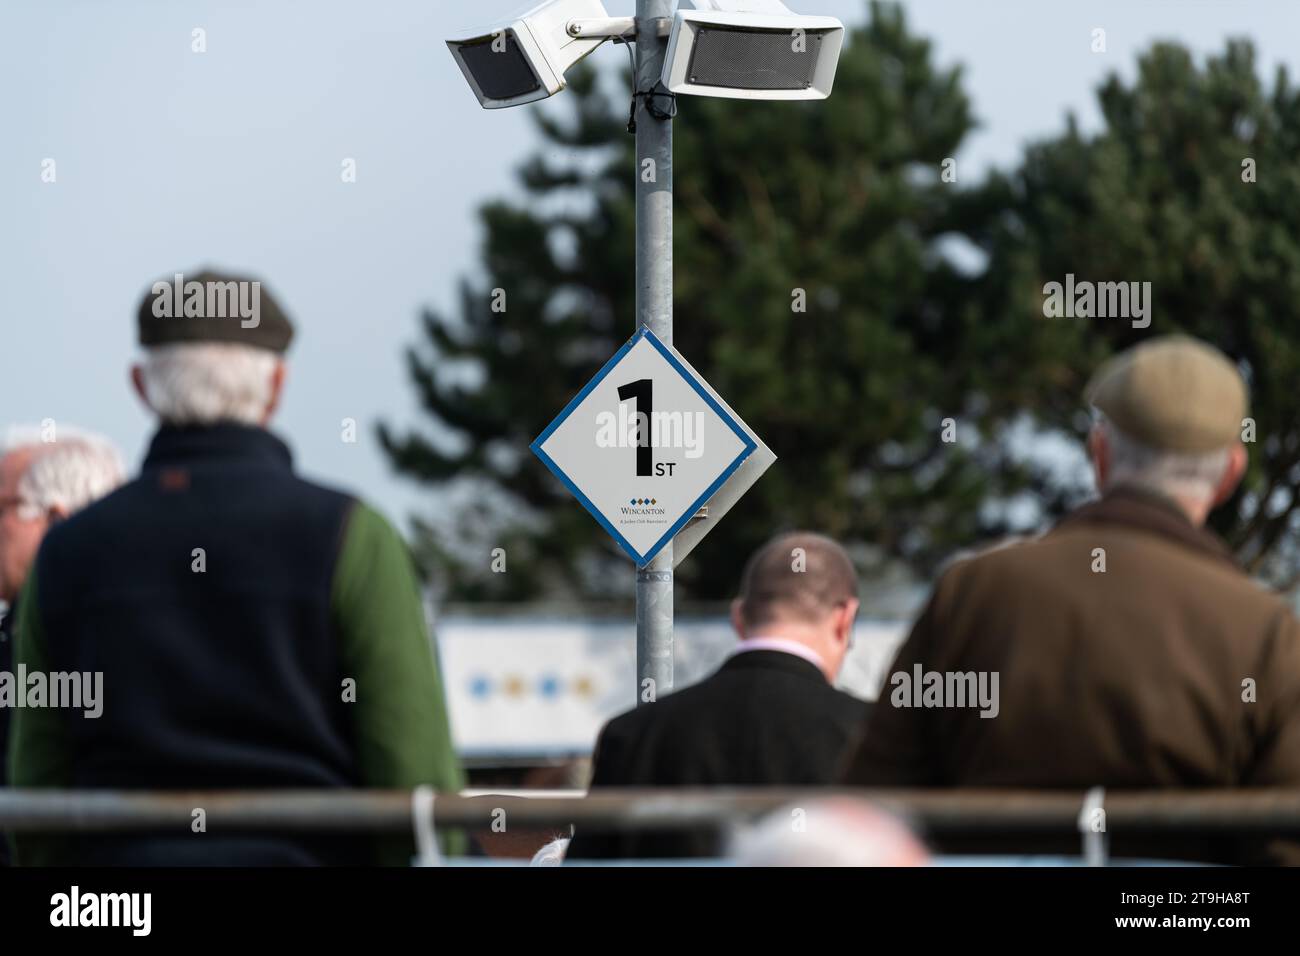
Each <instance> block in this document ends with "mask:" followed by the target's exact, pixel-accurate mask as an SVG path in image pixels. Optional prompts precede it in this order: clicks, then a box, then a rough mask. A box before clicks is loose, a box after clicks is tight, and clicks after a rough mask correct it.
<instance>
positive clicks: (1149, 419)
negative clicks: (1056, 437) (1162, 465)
mask: <svg viewBox="0 0 1300 956" xmlns="http://www.w3.org/2000/svg"><path fill="white" fill-rule="evenodd" d="M1085 397H1086V398H1087V400H1088V402H1089V403H1090V404H1092V405H1093V406H1094V407H1096V408H1097V409H1098V410H1099V411H1100V412H1101V413H1102V414H1104V415H1105V416H1106V417H1107V418H1108V419H1110V421H1112V422H1114V423H1115V427H1116V428H1118V429H1119V430H1120V431H1122V432H1123V433H1124V434H1126V435H1128V436H1129V437H1130V438H1134V439H1137V440H1138V441H1140V442H1142V443H1144V444H1146V445H1149V446H1151V447H1152V448H1160V449H1164V450H1166V451H1174V452H1187V453H1191V454H1196V453H1199V452H1211V451H1217V450H1218V449H1220V448H1226V447H1227V446H1229V445H1231V444H1232V443H1233V442H1236V441H1240V440H1241V421H1242V419H1243V418H1245V417H1246V415H1247V413H1248V407H1247V405H1248V396H1247V392H1246V383H1245V382H1244V381H1242V378H1241V375H1240V374H1239V373H1238V371H1237V368H1236V366H1234V365H1233V364H1232V362H1231V361H1229V360H1228V357H1227V356H1226V355H1224V354H1223V353H1222V352H1220V351H1219V350H1218V349H1216V348H1214V347H1213V346H1211V345H1207V344H1206V343H1205V342H1201V341H1199V340H1198V339H1194V338H1190V337H1189V336H1186V335H1166V336H1161V337H1160V338H1158V339H1154V340H1152V341H1150V342H1146V343H1143V344H1142V345H1138V346H1134V347H1133V348H1131V349H1128V350H1127V351H1124V352H1121V353H1119V354H1118V355H1115V356H1113V357H1112V358H1110V359H1109V360H1108V361H1107V362H1106V363H1105V364H1104V365H1102V367H1101V368H1100V369H1098V370H1097V373H1096V374H1095V375H1094V376H1093V378H1092V381H1091V382H1090V383H1089V384H1088V389H1087V391H1086V393H1085Z"/></svg>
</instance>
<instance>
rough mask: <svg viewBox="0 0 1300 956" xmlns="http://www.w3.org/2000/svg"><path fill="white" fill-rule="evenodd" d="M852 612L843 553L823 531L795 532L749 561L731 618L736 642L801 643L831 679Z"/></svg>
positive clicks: (851, 579)
mask: <svg viewBox="0 0 1300 956" xmlns="http://www.w3.org/2000/svg"><path fill="white" fill-rule="evenodd" d="M857 613H858V575H857V572H856V571H855V570H854V568H853V562H852V561H851V560H850V559H849V556H848V554H847V553H845V551H844V549H843V548H841V547H840V546H839V545H838V544H836V543H835V542H834V541H832V540H831V539H830V538H827V537H825V536H824V535H820V534H811V533H809V532H805V531H795V532H791V533H789V534H783V535H779V536H778V537H776V538H773V539H772V540H771V541H769V542H768V543H767V544H765V545H763V547H761V548H760V549H759V550H758V551H757V552H755V554H754V555H753V557H751V558H750V559H749V563H748V564H747V565H746V566H745V571H744V574H743V576H742V577H741V582H740V596H739V597H737V598H736V600H735V601H733V602H732V605H731V622H732V626H733V627H734V628H735V629H736V633H737V634H738V635H739V636H740V638H741V640H746V639H748V638H753V637H779V638H784V639H786V640H793V641H797V642H799V643H800V644H804V645H806V646H807V647H808V648H809V649H810V650H812V651H813V652H814V653H816V654H817V655H818V657H820V658H821V660H822V661H823V665H824V667H823V669H824V671H825V672H826V676H827V678H828V679H832V680H833V679H834V677H835V675H836V674H838V673H839V670H840V665H841V664H843V662H844V655H845V654H846V653H847V652H848V649H849V644H850V641H851V640H852V636H853V621H854V618H855V617H856V616H857Z"/></svg>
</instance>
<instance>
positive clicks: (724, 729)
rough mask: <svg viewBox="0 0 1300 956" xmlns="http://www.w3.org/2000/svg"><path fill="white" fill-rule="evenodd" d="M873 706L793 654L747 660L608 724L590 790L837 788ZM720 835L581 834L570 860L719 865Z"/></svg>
mask: <svg viewBox="0 0 1300 956" xmlns="http://www.w3.org/2000/svg"><path fill="white" fill-rule="evenodd" d="M869 707H870V705H869V704H867V703H866V702H865V701H862V700H859V699H858V698H856V697H853V696H850V695H849V694H845V693H843V692H841V691H838V690H836V689H835V688H833V687H832V686H831V685H830V684H828V683H827V682H826V678H825V677H824V676H823V675H822V673H821V671H819V670H818V669H817V668H816V667H815V666H813V665H812V664H810V663H809V662H808V661H805V660H803V659H801V658H798V657H795V656H794V655H793V654H784V653H781V652H779V651H746V652H744V653H742V654H737V655H736V656H734V657H732V658H730V659H729V660H728V661H727V662H726V663H725V664H723V665H722V667H721V668H720V669H719V670H718V671H717V673H715V674H713V675H712V676H711V677H708V678H706V679H705V680H703V681H701V682H700V683H698V684H695V685H693V686H691V687H687V688H684V689H683V690H680V691H678V692H676V693H674V694H670V695H668V696H667V697H664V698H663V699H662V700H659V701H657V702H655V703H653V704H644V705H642V706H641V707H638V708H637V709H636V710H632V711H629V712H628V713H626V714H622V715H620V716H619V717H616V718H614V719H613V720H611V721H610V722H609V723H608V724H607V725H606V726H605V728H604V730H602V731H601V735H600V739H599V740H598V741H597V743H596V756H595V770H594V775H593V777H592V782H591V786H592V788H593V789H596V788H604V787H759V786H817V785H822V784H830V783H832V782H833V780H834V777H835V773H836V770H837V769H838V768H839V766H840V764H841V762H842V760H843V759H844V757H845V755H846V751H847V749H848V746H849V744H850V743H851V741H852V740H853V739H854V737H855V736H856V735H857V734H858V733H859V732H860V730H861V727H862V724H863V722H864V721H865V719H866V716H867V713H868V710H869ZM720 836H721V835H720V834H718V833H716V832H695V831H692V832H680V831H679V832H677V833H668V832H658V831H628V830H624V831H620V832H608V833H600V832H581V833H579V834H577V835H576V836H575V837H574V840H573V842H572V844H571V845H570V847H569V852H568V854H567V855H568V858H570V859H576V858H606V859H608V858H637V859H650V858H664V857H669V858H684V857H692V856H714V855H716V854H717V853H718V852H719V851H720V849H721V845H720V839H719V838H720Z"/></svg>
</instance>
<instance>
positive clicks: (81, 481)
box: [0, 425, 124, 604]
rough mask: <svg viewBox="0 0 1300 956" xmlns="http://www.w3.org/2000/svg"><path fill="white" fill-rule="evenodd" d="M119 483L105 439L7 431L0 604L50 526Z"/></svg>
mask: <svg viewBox="0 0 1300 956" xmlns="http://www.w3.org/2000/svg"><path fill="white" fill-rule="evenodd" d="M123 478H124V475H123V470H122V460H121V458H120V457H119V456H118V454H117V450H116V449H115V448H114V447H113V446H112V445H111V444H110V443H109V442H108V441H106V440H105V439H102V438H99V437H98V436H95V435H91V434H88V433H85V432H80V431H76V430H73V429H71V428H69V427H68V426H66V425H60V426H57V427H51V428H49V429H42V428H34V427H33V428H14V429H11V430H10V434H9V436H8V437H7V439H6V441H5V444H4V446H3V448H2V449H0V601H3V602H4V603H5V604H12V603H13V601H14V599H15V598H16V597H17V596H18V593H19V591H21V590H22V587H23V584H24V583H25V582H26V580H27V574H28V572H29V571H30V570H31V566H32V562H33V561H34V560H35V559H36V551H37V549H38V548H39V547H40V544H41V539H42V538H43V537H45V532H46V531H47V530H49V528H50V526H51V525H52V524H54V523H55V522H56V521H59V520H61V519H63V518H66V517H67V516H68V515H70V514H72V513H73V512H74V511H78V510H80V509H81V508H84V507H85V506H86V505H88V504H90V503H91V502H92V501H95V500H96V499H98V498H101V497H103V496H104V495H106V494H108V493H109V492H110V491H112V490H113V489H114V488H116V487H117V486H118V485H120V484H121V483H122V480H123Z"/></svg>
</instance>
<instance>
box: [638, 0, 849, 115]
mask: <svg viewBox="0 0 1300 956" xmlns="http://www.w3.org/2000/svg"><path fill="white" fill-rule="evenodd" d="M694 5H695V9H694V10H678V11H677V13H676V15H675V16H674V18H673V25H672V32H671V34H670V35H669V39H668V53H667V57H666V59H665V61H664V73H663V83H664V86H666V87H667V88H668V89H669V91H670V92H673V93H690V94H694V95H697V96H721V97H729V98H732V99H746V100H821V99H825V98H826V97H828V96H830V95H831V86H832V85H833V84H834V82H835V67H836V65H837V64H838V63H839V59H840V48H841V47H842V46H843V43H844V25H843V24H842V23H840V21H839V20H837V19H835V18H834V17H808V16H799V15H797V14H795V13H793V12H792V11H791V10H790V9H789V8H788V7H786V6H785V4H783V3H781V2H779V0H694Z"/></svg>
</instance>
